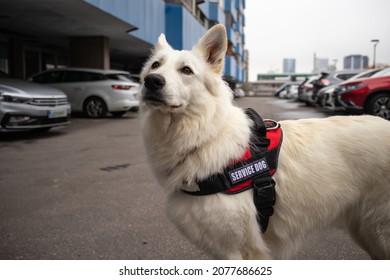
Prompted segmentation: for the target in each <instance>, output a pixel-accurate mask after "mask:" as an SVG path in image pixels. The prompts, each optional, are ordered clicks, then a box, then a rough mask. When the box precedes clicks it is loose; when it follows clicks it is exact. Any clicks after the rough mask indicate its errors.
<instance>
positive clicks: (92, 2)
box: [0, 0, 248, 83]
mask: <svg viewBox="0 0 390 280" xmlns="http://www.w3.org/2000/svg"><path fill="white" fill-rule="evenodd" d="M244 10H245V0H165V1H164V0H57V1H53V2H51V1H47V0H34V1H29V0H13V1H11V2H10V1H8V0H0V26H1V28H0V70H1V71H3V72H6V73H7V74H9V75H10V76H11V77H15V78H22V79H27V78H28V77H29V76H31V75H33V74H35V73H37V72H40V71H43V70H46V69H50V68H56V67H65V66H71V67H90V68H102V69H109V68H115V69H122V70H127V71H130V72H131V73H133V74H138V73H139V72H140V70H141V68H142V65H143V63H144V62H145V60H146V59H147V58H148V56H149V53H150V49H151V48H152V47H153V45H154V43H155V42H156V41H157V38H158V36H159V35H160V34H161V33H165V34H166V36H167V40H168V42H169V43H170V44H171V45H172V46H173V47H174V48H176V49H180V50H181V49H190V48H192V46H193V45H194V44H195V43H196V42H197V41H198V40H199V39H200V37H201V36H202V35H203V34H204V32H205V31H206V30H207V29H208V28H210V27H211V26H213V25H214V24H217V23H222V24H224V25H225V26H226V29H227V34H228V41H229V50H228V52H227V54H226V63H225V70H224V76H225V78H226V80H227V81H230V82H232V83H239V82H244V81H245V80H246V79H247V77H248V73H247V56H248V55H247V52H246V51H245V33H244V27H245V15H244V14H245V13H244Z"/></svg>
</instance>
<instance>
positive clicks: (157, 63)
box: [152, 61, 160, 69]
mask: <svg viewBox="0 0 390 280" xmlns="http://www.w3.org/2000/svg"><path fill="white" fill-rule="evenodd" d="M158 67H160V62H158V61H155V62H153V64H152V69H156V68H158Z"/></svg>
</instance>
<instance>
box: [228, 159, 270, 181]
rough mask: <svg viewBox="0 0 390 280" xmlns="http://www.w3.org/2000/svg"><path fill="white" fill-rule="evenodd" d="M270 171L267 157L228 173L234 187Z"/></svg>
mask: <svg viewBox="0 0 390 280" xmlns="http://www.w3.org/2000/svg"><path fill="white" fill-rule="evenodd" d="M268 170H269V165H268V163H267V160H266V159H265V157H263V158H261V159H259V160H256V161H253V162H251V163H249V164H246V165H244V166H241V167H238V168H235V169H233V170H229V171H228V175H229V179H230V182H231V184H232V185H236V184H238V183H241V182H244V181H247V180H249V179H252V178H254V177H256V176H258V175H260V174H262V173H264V172H266V171H268Z"/></svg>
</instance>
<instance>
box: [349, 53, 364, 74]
mask: <svg viewBox="0 0 390 280" xmlns="http://www.w3.org/2000/svg"><path fill="white" fill-rule="evenodd" d="M365 68H368V56H366V55H360V54H359V55H348V56H346V57H344V69H346V70H347V69H348V70H349V69H365Z"/></svg>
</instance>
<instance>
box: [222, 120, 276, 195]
mask: <svg viewBox="0 0 390 280" xmlns="http://www.w3.org/2000/svg"><path fill="white" fill-rule="evenodd" d="M264 123H265V126H266V128H267V133H266V138H267V139H268V140H269V141H270V143H269V145H268V147H267V150H268V151H270V150H273V149H280V147H281V145H282V135H283V132H282V129H281V128H280V125H279V123H277V122H275V121H273V120H264ZM251 158H252V154H251V150H250V148H247V149H246V150H245V153H244V155H243V156H242V158H240V159H239V160H237V161H234V162H233V164H234V163H237V162H240V161H244V160H250V159H251ZM276 160H277V159H276ZM276 168H277V165H276V166H274V168H273V169H271V170H269V174H270V175H271V176H272V175H274V174H275V172H276ZM252 184H253V179H249V180H247V181H245V182H243V183H240V184H239V185H237V186H234V187H232V188H230V189H229V190H227V191H226V192H227V193H229V194H234V193H239V192H241V191H243V190H246V189H248V188H251V187H252Z"/></svg>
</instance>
